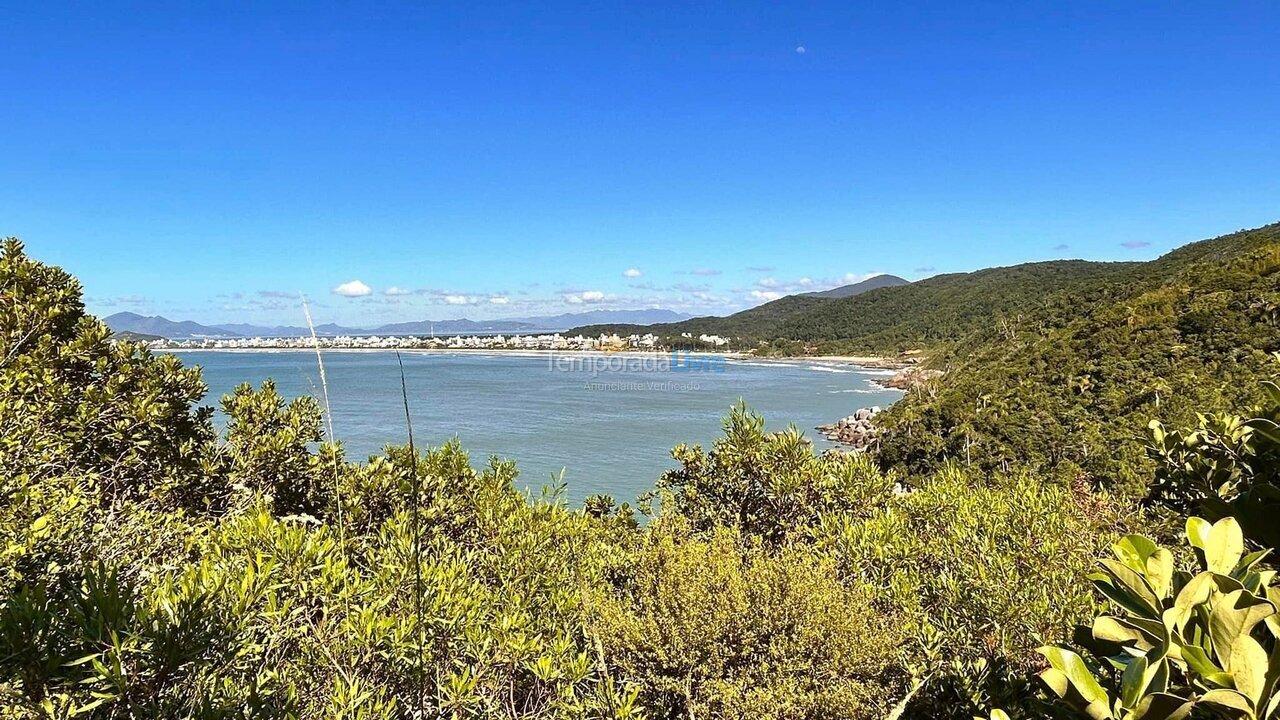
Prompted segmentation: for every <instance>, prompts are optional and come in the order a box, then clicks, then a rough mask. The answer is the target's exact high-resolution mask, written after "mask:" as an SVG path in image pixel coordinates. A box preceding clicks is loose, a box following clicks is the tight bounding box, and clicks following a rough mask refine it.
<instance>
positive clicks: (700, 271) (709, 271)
mask: <svg viewBox="0 0 1280 720" xmlns="http://www.w3.org/2000/svg"><path fill="white" fill-rule="evenodd" d="M720 273H721V271H720V270H716V269H714V268H694V269H693V270H690V271H689V274H690V275H698V276H700V277H713V276H715V275H719V274H720Z"/></svg>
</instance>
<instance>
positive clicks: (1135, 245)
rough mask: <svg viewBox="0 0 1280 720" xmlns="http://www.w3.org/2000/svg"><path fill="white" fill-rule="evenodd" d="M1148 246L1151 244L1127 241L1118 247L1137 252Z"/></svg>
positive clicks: (1140, 241) (1142, 241) (1141, 241)
mask: <svg viewBox="0 0 1280 720" xmlns="http://www.w3.org/2000/svg"><path fill="white" fill-rule="evenodd" d="M1149 245H1151V243H1149V242H1147V241H1146V240H1128V241H1125V242H1122V243H1120V247H1124V248H1129V249H1130V250H1137V249H1138V248H1144V247H1147V246H1149Z"/></svg>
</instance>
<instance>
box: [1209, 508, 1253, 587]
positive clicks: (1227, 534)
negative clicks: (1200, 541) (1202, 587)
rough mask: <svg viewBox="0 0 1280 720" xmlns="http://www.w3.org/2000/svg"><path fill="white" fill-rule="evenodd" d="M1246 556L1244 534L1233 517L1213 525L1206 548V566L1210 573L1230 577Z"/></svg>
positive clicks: (1225, 518)
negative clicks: (1243, 556) (1242, 556)
mask: <svg viewBox="0 0 1280 720" xmlns="http://www.w3.org/2000/svg"><path fill="white" fill-rule="evenodd" d="M1243 554H1244V532H1243V531H1241V530H1240V523H1238V522H1236V519H1235V518H1233V517H1224V518H1222V519H1221V520H1219V521H1218V522H1216V523H1214V524H1213V527H1212V528H1211V529H1210V530H1209V537H1208V538H1207V539H1206V542H1205V547H1204V559H1205V564H1206V565H1207V566H1208V568H1207V569H1208V570H1209V571H1210V572H1216V573H1221V574H1223V575H1230V574H1231V571H1232V570H1235V568H1236V565H1237V564H1239V562H1240V556H1241V555H1243Z"/></svg>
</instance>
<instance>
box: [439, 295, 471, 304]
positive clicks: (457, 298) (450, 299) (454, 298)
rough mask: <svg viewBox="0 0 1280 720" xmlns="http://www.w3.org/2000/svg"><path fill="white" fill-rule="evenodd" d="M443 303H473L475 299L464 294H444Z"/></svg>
mask: <svg viewBox="0 0 1280 720" xmlns="http://www.w3.org/2000/svg"><path fill="white" fill-rule="evenodd" d="M444 301H445V304H447V305H474V304H475V302H476V301H475V299H474V298H471V297H467V296H466V295H445V296H444Z"/></svg>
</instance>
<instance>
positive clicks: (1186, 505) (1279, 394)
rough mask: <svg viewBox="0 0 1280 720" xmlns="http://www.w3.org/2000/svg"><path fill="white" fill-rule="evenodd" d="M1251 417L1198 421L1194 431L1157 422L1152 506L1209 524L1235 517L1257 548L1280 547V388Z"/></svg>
mask: <svg viewBox="0 0 1280 720" xmlns="http://www.w3.org/2000/svg"><path fill="white" fill-rule="evenodd" d="M1262 389H1263V391H1264V393H1265V396H1266V398H1267V400H1266V401H1265V402H1263V403H1260V404H1258V405H1256V406H1254V407H1253V408H1251V409H1250V410H1249V413H1248V415H1246V416H1241V415H1236V414H1233V413H1224V412H1219V413H1210V414H1201V415H1199V422H1198V423H1197V425H1196V426H1195V427H1194V428H1191V429H1189V430H1170V429H1167V428H1166V427H1165V426H1164V425H1163V424H1162V423H1160V422H1159V421H1155V420H1153V421H1152V422H1151V425H1150V427H1149V437H1150V445H1149V453H1150V455H1151V456H1152V458H1154V459H1155V460H1156V461H1157V463H1158V466H1157V467H1158V469H1157V471H1156V480H1155V482H1154V483H1153V484H1152V485H1151V489H1150V493H1149V495H1148V500H1149V501H1152V502H1155V503H1158V504H1160V505H1163V506H1165V507H1168V508H1171V509H1173V510H1174V511H1176V512H1178V513H1180V514H1183V515H1189V514H1192V513H1200V514H1202V515H1203V516H1204V517H1207V518H1208V519H1210V520H1219V519H1222V518H1225V517H1234V518H1235V519H1236V520H1237V521H1238V522H1239V523H1240V525H1241V526H1243V528H1244V530H1245V533H1246V534H1247V535H1248V536H1249V537H1250V538H1252V539H1253V540H1254V541H1255V542H1258V543H1261V544H1262V545H1264V546H1266V547H1269V548H1273V549H1274V548H1277V547H1280V523H1278V522H1276V518H1277V517H1280V385H1277V384H1276V383H1274V382H1272V381H1266V382H1263V383H1262Z"/></svg>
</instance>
